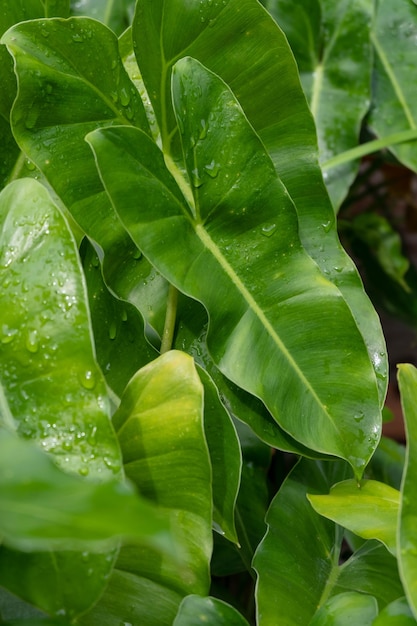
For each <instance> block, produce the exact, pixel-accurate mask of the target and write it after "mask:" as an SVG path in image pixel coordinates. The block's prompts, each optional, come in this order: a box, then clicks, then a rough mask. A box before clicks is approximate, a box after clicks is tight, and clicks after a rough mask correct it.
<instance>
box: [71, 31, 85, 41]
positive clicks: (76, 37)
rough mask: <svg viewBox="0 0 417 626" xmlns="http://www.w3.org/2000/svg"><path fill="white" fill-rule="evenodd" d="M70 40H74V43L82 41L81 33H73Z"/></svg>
mask: <svg viewBox="0 0 417 626" xmlns="http://www.w3.org/2000/svg"><path fill="white" fill-rule="evenodd" d="M72 40H73V41H75V43H82V42H83V41H84V38H83V36H82V35H80V33H75V34H74V35H73V36H72Z"/></svg>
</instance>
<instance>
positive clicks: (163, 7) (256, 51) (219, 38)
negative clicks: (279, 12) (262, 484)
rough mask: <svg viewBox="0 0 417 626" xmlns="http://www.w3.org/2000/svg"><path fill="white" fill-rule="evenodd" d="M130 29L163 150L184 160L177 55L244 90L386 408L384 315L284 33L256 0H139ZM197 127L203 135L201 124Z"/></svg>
mask: <svg viewBox="0 0 417 626" xmlns="http://www.w3.org/2000/svg"><path fill="white" fill-rule="evenodd" d="M296 4H299V3H298V2H297V3H296ZM132 34H133V45H134V51H135V54H136V57H137V60H138V65H139V67H140V71H141V74H142V78H143V81H144V83H145V86H146V89H147V92H148V95H149V97H150V99H151V101H152V104H153V107H154V111H155V114H156V118H157V121H158V124H159V128H160V130H161V135H162V143H163V146H164V152H165V153H169V154H170V155H171V156H172V158H174V160H175V159H177V158H179V159H181V147H180V139H179V132H178V128H177V125H176V122H175V117H174V113H173V110H172V103H171V90H170V75H171V69H172V66H173V65H174V63H175V62H176V61H177V60H178V59H179V58H181V57H185V56H191V57H194V58H196V59H198V60H199V61H200V62H201V63H203V64H204V65H205V66H206V67H207V68H209V69H210V70H212V71H214V72H215V73H216V74H218V75H219V76H221V78H223V80H224V81H225V82H226V83H227V84H228V85H229V86H230V88H231V89H232V91H233V92H234V93H235V94H236V96H237V98H238V99H239V102H240V103H241V105H242V108H243V110H244V111H245V114H246V115H247V117H248V119H249V122H250V123H251V124H252V126H253V128H254V129H255V131H256V132H257V133H258V134H259V136H260V137H261V139H262V142H263V144H264V145H265V146H266V148H267V150H268V152H269V154H270V155H271V157H272V160H273V163H274V165H275V168H276V171H277V172H278V175H279V176H280V178H281V180H282V182H283V183H284V185H285V187H286V188H287V189H288V191H289V193H290V196H291V198H292V200H293V201H294V204H295V207H296V210H297V215H298V219H299V234H300V239H301V241H302V243H303V245H304V247H305V249H306V250H307V252H308V253H309V254H310V255H311V257H312V258H313V259H314V260H315V262H316V263H317V265H318V266H319V267H320V269H321V270H322V272H323V273H324V274H325V275H326V276H327V277H328V278H330V280H332V281H333V282H334V283H335V284H336V285H337V286H338V287H339V289H340V291H341V293H342V294H343V297H344V298H345V300H346V302H347V304H348V306H349V307H350V309H351V310H352V313H353V315H354V318H355V320H356V323H357V325H358V327H359V329H360V331H361V333H362V335H363V337H364V340H365V343H366V345H367V347H368V352H369V355H370V358H371V360H372V363H373V365H374V368H375V372H376V375H377V383H378V389H379V397H380V403H381V406H382V405H383V404H384V399H385V394H386V389H387V382H388V379H387V367H388V365H387V355H386V349H385V343H384V338H383V334H382V331H381V326H380V321H379V319H378V316H377V315H376V313H375V310H374V309H373V307H372V304H371V303H370V301H369V300H368V298H367V296H366V295H365V293H364V291H363V286H362V283H361V280H360V278H359V275H358V273H357V271H356V268H355V267H354V265H353V263H352V261H351V259H350V258H349V257H348V256H347V254H346V253H345V251H344V250H343V248H342V247H341V245H340V242H339V239H338V237H337V230H336V221H335V215H334V211H333V207H332V205H331V203H330V200H329V197H328V194H327V192H326V189H325V186H324V183H323V180H322V174H321V170H320V168H319V165H318V150H317V136H316V130H315V126H314V122H313V118H312V115H311V112H310V110H309V107H308V105H307V102H306V99H305V95H304V93H303V91H302V89H301V85H300V82H299V76H298V70H297V66H296V63H295V60H294V57H293V54H292V52H291V50H290V48H289V45H288V42H287V39H286V37H285V36H284V34H283V32H282V31H281V30H280V29H279V28H278V26H277V25H276V23H275V22H274V20H273V19H272V18H271V16H270V15H269V14H268V13H267V12H266V11H265V10H264V9H263V8H262V7H261V6H260V4H259V2H257V0H222V2H187V1H185V0H169V2H168V1H167V0H157V1H154V2H147V1H145V0H138V2H137V5H136V15H135V19H134V21H133V28H132ZM344 53H345V51H344ZM358 80H359V79H358V77H357V76H356V77H355V81H358ZM198 123H199V124H201V121H198ZM199 131H200V132H203V134H204V130H203V128H202V127H201V128H200V129H199ZM214 162H215V163H216V161H214ZM210 163H211V160H210V161H207V162H206V164H210Z"/></svg>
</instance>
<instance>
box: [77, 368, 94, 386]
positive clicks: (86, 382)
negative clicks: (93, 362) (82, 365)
mask: <svg viewBox="0 0 417 626" xmlns="http://www.w3.org/2000/svg"><path fill="white" fill-rule="evenodd" d="M79 380H80V383H81V384H82V386H83V387H84V389H94V387H95V386H96V378H95V376H94V372H92V371H91V370H86V371H85V372H82V374H80V376H79Z"/></svg>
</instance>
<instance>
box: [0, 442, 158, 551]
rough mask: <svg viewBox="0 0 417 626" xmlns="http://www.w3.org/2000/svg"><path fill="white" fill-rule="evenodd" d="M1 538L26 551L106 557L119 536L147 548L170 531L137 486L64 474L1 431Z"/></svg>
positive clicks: (35, 450) (30, 446)
mask: <svg viewBox="0 0 417 626" xmlns="http://www.w3.org/2000/svg"><path fill="white" fill-rule="evenodd" d="M0 450H1V454H0V533H1V535H2V538H3V541H4V542H5V543H6V544H7V545H12V546H14V547H18V548H20V549H23V550H45V549H53V548H55V549H57V548H58V549H78V550H85V549H88V550H89V551H94V550H97V551H102V550H103V548H109V547H112V546H114V545H116V546H117V536H120V535H124V536H127V537H129V538H131V539H133V538H135V540H141V541H142V542H145V543H147V542H149V541H152V536H156V535H158V533H162V532H163V531H165V530H168V525H167V524H166V523H164V521H163V517H162V516H158V515H157V514H156V513H155V512H154V511H153V510H152V508H151V507H150V506H149V504H147V503H145V502H144V501H141V500H140V499H139V497H138V496H137V495H136V494H135V492H134V490H133V489H132V487H131V486H128V485H126V484H121V483H120V482H115V481H113V482H107V483H92V482H89V481H85V480H83V479H82V478H81V477H78V476H71V475H68V474H64V473H63V472H62V471H60V470H59V469H58V468H57V467H56V465H55V464H54V463H53V461H52V460H51V459H50V458H49V457H48V456H46V455H45V454H44V453H43V452H42V451H41V450H39V449H38V448H37V447H35V446H34V445H33V444H31V443H29V442H27V441H23V440H21V439H20V438H18V437H16V436H15V435H13V434H11V433H9V432H7V431H5V430H0Z"/></svg>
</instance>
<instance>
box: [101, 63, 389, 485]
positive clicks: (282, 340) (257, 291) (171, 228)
mask: <svg viewBox="0 0 417 626" xmlns="http://www.w3.org/2000/svg"><path fill="white" fill-rule="evenodd" d="M173 80H174V83H173V93H174V99H175V108H176V113H177V115H178V119H179V123H180V126H181V127H182V128H183V131H184V134H183V141H184V157H185V161H186V165H187V170H188V176H189V178H190V179H191V180H192V183H193V184H192V185H191V186H190V187H187V188H186V189H185V188H184V185H183V188H184V191H185V193H186V195H187V200H188V202H187V201H186V200H185V199H184V197H183V196H182V194H181V192H180V190H179V188H178V187H177V185H176V183H175V180H174V179H173V178H172V176H171V175H170V174H169V172H168V171H167V169H166V167H165V163H164V160H163V156H162V153H161V152H160V150H159V149H158V148H157V146H156V145H155V144H154V143H153V142H151V141H150V139H149V138H148V137H147V136H146V135H145V134H144V133H142V132H141V131H139V130H137V129H133V128H126V127H119V128H108V129H102V130H98V131H96V132H95V133H93V134H90V135H89V136H88V141H89V142H90V143H91V145H92V147H93V149H94V152H95V154H96V158H97V163H98V167H99V169H100V172H101V175H102V178H103V181H104V184H105V186H106V189H107V191H108V193H109V195H110V197H111V199H112V202H113V204H114V206H115V208H116V210H117V212H118V214H119V215H120V218H121V220H122V221H123V223H124V225H125V227H126V228H127V229H128V231H129V233H130V235H131V236H132V238H133V240H134V241H135V243H136V244H137V245H138V246H139V247H140V249H141V250H142V251H143V253H144V254H145V256H146V257H147V258H149V259H150V261H151V262H152V264H153V265H155V266H156V267H157V269H158V270H159V271H160V272H161V273H162V274H163V275H164V276H165V277H166V278H167V279H168V280H169V281H170V282H171V283H173V284H174V285H175V286H177V287H178V288H179V289H180V290H181V291H183V292H184V293H186V294H188V295H191V296H192V297H194V298H196V299H197V300H199V301H200V302H202V303H203V304H204V305H205V307H206V308H207V310H208V312H209V316H210V331H209V332H211V333H212V334H211V335H210V334H209V336H208V348H209V350H210V353H211V355H212V357H213V359H214V360H215V362H216V364H217V365H218V367H219V369H220V370H221V371H222V372H223V373H224V374H225V375H226V376H227V377H228V378H230V379H231V380H232V381H233V382H235V383H236V384H237V385H239V386H241V387H242V388H244V389H245V390H247V391H249V392H251V393H253V394H254V395H256V396H258V397H260V398H261V399H262V400H263V401H264V402H265V404H266V405H267V407H268V409H269V410H270V411H271V413H272V414H273V416H274V418H275V419H276V420H277V422H278V423H279V424H280V426H281V427H282V428H284V430H286V431H287V432H288V433H289V434H290V435H291V436H292V437H293V438H295V439H297V440H298V441H300V442H301V443H302V444H303V445H305V446H307V447H309V448H313V449H314V450H318V451H320V452H325V453H330V454H335V455H340V456H342V457H344V458H347V459H349V461H350V463H351V464H352V467H354V471H355V472H357V473H358V474H360V473H361V472H362V470H363V467H364V465H365V463H366V462H367V460H368V458H369V456H370V455H371V454H372V451H373V449H374V446H375V445H376V442H377V439H378V437H379V428H380V416H379V409H378V398H377V392H376V385H375V382H374V374H373V370H372V367H371V364H370V362H369V359H368V355H367V352H366V350H365V346H364V344H363V342H362V338H361V336H360V335H359V333H358V331H357V329H356V326H355V324H354V322H353V320H352V318H351V314H350V311H349V309H348V308H347V307H346V305H345V303H344V301H343V299H342V298H341V296H340V292H339V291H338V290H337V289H336V288H335V287H334V286H333V285H332V283H330V282H329V281H327V280H326V279H325V278H324V277H323V276H322V275H321V273H320V272H319V271H318V269H317V266H316V265H315V264H314V263H313V262H312V261H311V259H310V258H309V257H308V256H307V255H306V253H305V252H304V250H303V249H302V247H301V244H300V242H299V240H298V237H297V221H296V216H295V213H294V209H293V206H292V204H291V203H290V201H289V199H288V196H287V194H286V192H285V190H284V188H283V187H282V185H281V183H280V181H279V180H278V179H277V177H276V174H275V170H274V168H273V165H272V163H271V161H270V159H269V157H268V155H267V154H266V153H265V151H264V148H263V145H262V144H261V142H260V141H259V139H258V137H257V136H256V135H255V134H254V133H253V130H252V128H251V127H250V126H249V124H248V122H247V120H246V118H245V117H244V115H243V113H242V111H241V109H240V107H239V105H238V103H237V101H236V100H235V99H234V97H233V95H232V94H231V93H230V91H229V90H228V89H227V87H226V86H225V84H224V83H223V82H222V81H221V80H220V79H218V77H216V76H215V75H213V74H212V73H211V72H208V71H207V70H206V69H205V68H203V67H202V66H201V65H200V64H199V63H198V62H197V61H194V60H192V59H185V60H183V61H180V62H179V63H178V64H177V66H176V69H175V72H174V75H173ZM185 111H187V115H184V112H185ZM201 120H205V129H204V136H201V137H200V134H201ZM206 132H207V136H206V134H205V133H206ZM199 137H200V138H199ZM225 138H228V141H227V140H225ZM214 167H215V168H216V169H215V171H214V174H215V175H214V176H213V171H212V170H213V168H214ZM122 172H123V175H122ZM127 173H128V174H127ZM127 175H128V176H129V180H130V185H129V188H128V189H126V185H125V183H124V182H123V180H125V177H126V176H127ZM254 181H256V182H254ZM137 197H141V198H143V201H142V203H141V210H140V213H139V212H138V211H137V209H136V198H137ZM178 250H180V251H181V254H179V253H178ZM202 276H207V277H208V278H207V279H206V280H202ZM213 285H215V286H216V288H215V289H213ZM324 302H325V303H326V304H324ZM225 303H227V306H225ZM307 320H308V321H307ZM342 320H343V321H342ZM295 329H296V332H294V331H295ZM306 345H308V350H307V349H306ZM353 354H354V355H355V357H354V361H353V359H352V356H353ZM349 362H351V368H350V374H349V392H348V391H347V388H346V384H345V380H346V367H348V363H349ZM270 363H274V368H273V369H272V370H271V368H270V367H269V364H270ZM339 368H341V369H339ZM342 370H343V371H342ZM277 372H279V376H280V377H281V384H280V386H279V387H277V382H276V381H277ZM282 377H284V378H282ZM284 380H285V382H284ZM340 384H342V386H343V391H342V390H340V391H337V389H338V386H339V385H340ZM345 402H346V404H347V406H344V403H345ZM306 419H308V420H309V423H310V424H311V427H310V428H309V429H308V430H306V428H305V422H306ZM359 422H360V428H358V423H359Z"/></svg>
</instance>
